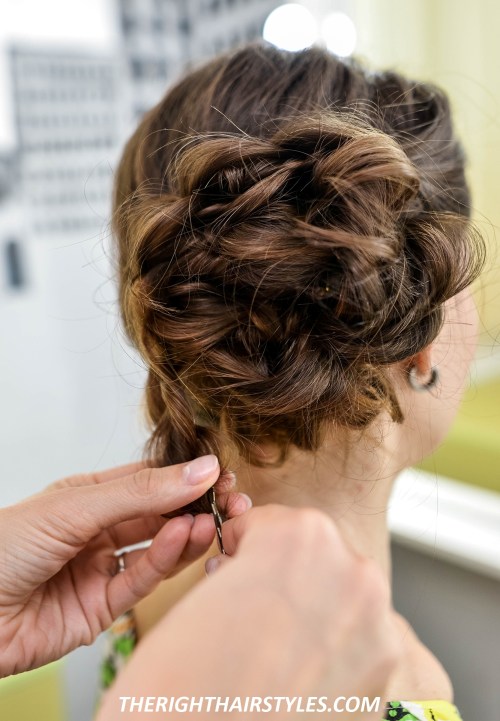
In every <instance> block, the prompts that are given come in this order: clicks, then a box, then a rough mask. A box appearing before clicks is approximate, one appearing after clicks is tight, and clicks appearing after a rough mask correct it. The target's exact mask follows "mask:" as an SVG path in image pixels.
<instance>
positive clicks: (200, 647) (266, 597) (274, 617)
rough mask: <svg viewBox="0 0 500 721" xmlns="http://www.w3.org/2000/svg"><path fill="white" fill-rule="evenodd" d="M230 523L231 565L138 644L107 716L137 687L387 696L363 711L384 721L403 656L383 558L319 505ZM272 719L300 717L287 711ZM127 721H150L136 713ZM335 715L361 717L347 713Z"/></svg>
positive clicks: (150, 691) (197, 692) (158, 693)
mask: <svg viewBox="0 0 500 721" xmlns="http://www.w3.org/2000/svg"><path fill="white" fill-rule="evenodd" d="M222 528H223V531H222V533H223V540H224V547H225V550H226V552H227V554H232V558H231V557H229V556H228V557H226V556H219V557H218V560H219V561H220V568H219V569H218V570H216V571H215V573H213V574H212V573H211V574H210V576H209V577H208V578H206V579H204V580H202V581H201V582H200V583H198V584H197V585H196V586H195V587H194V589H192V590H191V591H190V592H189V593H188V594H187V596H185V598H183V599H182V601H180V602H179V603H178V604H177V605H176V606H174V607H173V608H172V609H171V610H170V612H169V613H167V614H166V616H165V617H164V618H163V619H162V620H161V621H160V622H159V623H158V624H157V625H156V626H155V633H154V634H149V635H148V636H147V637H146V638H144V639H143V640H142V641H141V643H140V644H139V646H138V647H137V649H136V650H135V652H134V654H133V656H132V657H131V659H129V661H128V663H127V666H126V667H125V668H124V669H123V670H122V672H121V673H120V675H119V676H118V678H117V680H116V681H115V684H114V685H113V686H112V687H111V689H110V690H109V691H108V693H107V695H106V697H105V698H104V701H103V705H102V707H101V709H100V711H99V714H98V717H97V719H98V721H101V719H102V720H103V721H104V719H105V720H106V721H115V720H116V721H118V719H121V718H122V716H123V713H122V712H121V705H122V701H121V700H120V697H122V698H123V697H128V698H130V693H131V690H132V693H134V694H135V695H137V694H140V695H141V696H144V697H146V696H151V697H165V696H167V697H174V696H175V697H177V698H179V697H184V696H186V697H196V698H199V697H201V696H212V697H217V696H220V697H222V698H225V697H227V696H229V697H231V698H235V697H238V696H239V697H246V696H258V697H262V698H265V697H266V696H288V697H291V698H293V697H297V696H301V697H302V698H303V699H304V701H305V700H306V697H322V696H324V697H327V702H328V703H330V702H331V703H333V702H334V701H335V699H336V698H338V697H340V696H346V697H350V696H367V697H368V698H369V699H370V700H372V699H375V698H376V697H378V696H380V699H381V700H380V706H379V708H378V710H375V711H371V712H359V713H358V714H357V715H356V718H360V719H361V718H362V719H363V720H365V719H366V721H369V720H370V721H379V719H380V718H381V717H382V715H383V713H384V689H385V687H386V684H387V682H388V680H389V677H390V674H391V673H392V671H393V670H394V668H395V665H396V663H397V661H398V659H399V654H400V650H399V646H398V642H397V634H396V633H394V631H393V629H394V626H393V622H392V608H391V603H390V593H389V587H388V582H387V580H386V579H384V577H383V575H382V572H381V571H380V569H379V568H378V567H377V566H376V564H375V562H373V561H371V560H368V559H366V558H363V557H361V556H360V555H358V554H356V553H355V552H354V551H353V550H351V549H350V548H349V547H348V546H347V545H346V544H345V542H344V540H343V539H342V537H341V535H340V533H339V531H338V529H337V527H336V525H335V524H334V522H333V521H332V519H330V518H329V517H328V516H327V515H326V514H324V513H322V512H321V511H319V510H316V509H311V508H302V509H293V508H287V507H284V506H279V505H274V504H270V505H267V506H263V507H258V508H253V509H250V510H249V511H248V512H247V513H244V514H242V515H239V516H238V517H234V518H232V519H230V520H228V521H227V522H225V523H224V525H223V527H222ZM207 564H208V565H209V566H210V562H209V561H207ZM170 715H172V716H174V717H176V713H175V711H173V712H171V713H170ZM184 715H185V714H184ZM266 715H270V718H273V719H288V718H290V715H291V714H290V713H289V712H287V710H286V706H285V705H284V704H283V705H282V707H281V710H280V711H279V712H276V713H271V714H269V713H266ZM292 715H294V714H292ZM127 716H128V718H129V719H130V721H133V719H139V718H140V717H141V718H142V714H140V713H139V711H137V712H134V711H130V710H129V709H128V710H127ZM218 716H219V714H218V713H217V712H214V711H213V712H208V713H205V714H203V715H202V717H203V718H206V719H212V718H213V719H215V718H218ZM260 716H261V713H259V714H258V713H253V712H249V713H245V719H253V718H255V719H257V718H260ZM335 718H336V719H341V720H342V721H343V720H344V719H351V718H352V713H342V712H341V710H339V712H338V713H335Z"/></svg>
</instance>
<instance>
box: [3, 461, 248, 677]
mask: <svg viewBox="0 0 500 721" xmlns="http://www.w3.org/2000/svg"><path fill="white" fill-rule="evenodd" d="M203 458H204V459H208V461H210V460H211V461H212V463H211V466H207V467H206V468H205V470H204V471H203V468H200V466H199V465H198V473H196V463H197V462H199V459H197V460H196V461H195V462H190V463H189V464H188V463H184V464H179V465H175V466H170V467H168V468H149V467H147V465H146V464H143V463H138V464H132V465H128V466H123V467H121V468H115V469H112V470H109V471H104V472H101V473H94V474H89V475H79V476H73V477H71V478H67V479H64V480H62V481H59V482H57V483H55V484H52V486H49V487H48V488H47V489H46V490H45V491H43V492H42V493H39V494H37V495H35V496H32V497H31V498H28V499H27V500H25V501H23V502H22V503H19V504H17V505H14V506H10V507H7V508H3V509H0V677H1V676H6V675H9V674H12V673H18V672H20V671H25V670H28V669H32V668H36V667H37V666H41V665H43V664H45V663H48V662H49V661H53V660H55V659H57V658H59V657H61V656H63V655H64V654H66V653H68V652H69V651H71V650H72V649H74V648H76V647H77V646H80V645H87V644H90V643H92V642H93V641H94V640H95V638H96V637H97V636H98V634H99V633H101V631H103V630H104V629H106V628H107V627H108V626H109V625H110V624H111V623H112V621H113V620H114V619H115V618H117V617H118V616H119V615H120V614H121V613H123V612H125V611H126V610H128V609H130V608H131V607H132V606H133V605H134V604H135V603H136V602H137V601H139V600H141V599H142V598H144V597H145V596H147V595H148V594H149V593H151V591H153V590H154V588H155V587H156V586H157V584H158V583H159V582H160V581H162V580H163V579H164V578H168V577H169V576H172V575H174V574H176V573H178V572H179V571H180V570H181V569H182V568H184V567H185V566H187V565H188V564H190V563H191V562H192V561H194V560H195V559H197V558H199V557H200V556H201V555H203V554H204V553H206V551H207V550H208V548H209V547H210V545H211V544H212V542H213V540H214V536H215V526H214V522H213V518H212V516H210V515H208V514H200V515H198V516H196V518H193V516H189V515H188V516H179V517H177V518H173V519H171V520H168V521H167V520H165V519H164V518H162V517H161V516H160V514H162V513H168V512H170V511H173V510H175V509H178V508H181V507H182V506H184V505H186V504H187V503H190V502H191V501H194V500H195V499H196V498H199V497H200V496H201V495H202V494H203V493H205V491H207V490H208V489H209V488H210V486H212V485H214V483H216V481H217V478H218V476H219V473H220V469H219V464H218V461H217V458H216V457H215V456H204V457H203ZM187 469H190V471H191V472H190V473H189V471H187ZM186 472H187V474H188V475H187V476H186ZM233 485H234V477H231V476H227V477H221V478H220V479H219V480H218V481H217V484H216V490H217V491H219V494H218V496H217V501H218V504H219V507H220V508H221V509H222V510H223V512H224V513H225V514H226V516H228V517H231V516H234V515H236V514H237V513H242V512H243V511H245V510H246V509H247V508H248V502H247V500H246V499H245V498H242V497H241V495H240V494H237V493H231V492H230V491H229V489H230V488H231V487H232V486H233ZM153 537H154V540H153V543H152V545H151V546H150V548H148V549H147V550H144V551H142V552H141V553H135V554H134V562H133V563H132V565H130V567H129V564H128V563H127V568H126V570H125V571H123V572H121V573H118V574H117V573H116V571H117V559H116V558H115V557H114V556H113V553H114V551H115V550H117V549H119V548H121V547H123V546H126V545H130V544H134V543H137V542H139V541H143V540H146V539H150V538H153Z"/></svg>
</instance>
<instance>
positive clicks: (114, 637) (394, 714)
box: [101, 611, 462, 721]
mask: <svg viewBox="0 0 500 721" xmlns="http://www.w3.org/2000/svg"><path fill="white" fill-rule="evenodd" d="M136 644H137V632H136V625H135V619H134V613H133V611H128V612H127V613H125V614H124V615H123V616H120V618H117V619H116V621H115V622H114V623H113V625H112V626H111V628H110V630H109V632H108V637H107V648H106V651H105V655H104V660H103V662H102V666H101V688H102V689H103V690H105V689H107V688H108V687H109V686H111V684H112V683H113V681H114V679H115V677H116V676H117V675H118V673H119V672H120V669H121V668H122V667H123V666H124V664H125V663H126V661H127V658H128V657H129V656H130V654H131V653H132V651H133V650H134V648H135V646H136ZM384 710H385V715H384V716H383V718H382V719H381V721H462V717H461V716H460V713H459V711H458V709H457V707H456V706H455V705H454V704H452V703H450V702H449V701H442V700H432V701H389V702H388V703H387V704H386V707H385V709H384Z"/></svg>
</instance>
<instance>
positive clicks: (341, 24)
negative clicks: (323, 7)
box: [321, 13, 357, 57]
mask: <svg viewBox="0 0 500 721" xmlns="http://www.w3.org/2000/svg"><path fill="white" fill-rule="evenodd" d="M321 36H322V38H323V40H324V41H325V44H326V47H327V48H328V50H330V51H331V52H332V53H335V55H340V56H342V57H346V56H347V55H352V53H353V52H354V48H355V47H356V40H357V33H356V27H355V25H354V23H353V21H352V20H351V18H350V17H349V16H348V15H346V14H345V13H330V15H327V16H326V18H325V19H324V20H323V22H322V23H321Z"/></svg>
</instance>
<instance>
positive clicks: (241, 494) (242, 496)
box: [238, 491, 253, 510]
mask: <svg viewBox="0 0 500 721" xmlns="http://www.w3.org/2000/svg"><path fill="white" fill-rule="evenodd" d="M238 496H241V498H244V499H245V501H246V504H247V510H248V509H249V508H251V507H252V506H253V502H252V499H251V498H250V496H248V495H247V494H246V493H240V492H239V491H238Z"/></svg>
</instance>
